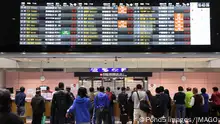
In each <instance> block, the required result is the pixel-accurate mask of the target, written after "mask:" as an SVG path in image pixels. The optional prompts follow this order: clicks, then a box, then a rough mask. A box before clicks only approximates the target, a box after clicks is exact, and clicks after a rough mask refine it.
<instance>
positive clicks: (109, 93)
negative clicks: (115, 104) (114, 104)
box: [106, 92, 112, 101]
mask: <svg viewBox="0 0 220 124" xmlns="http://www.w3.org/2000/svg"><path fill="white" fill-rule="evenodd" d="M106 94H107V95H108V98H109V101H112V92H106Z"/></svg>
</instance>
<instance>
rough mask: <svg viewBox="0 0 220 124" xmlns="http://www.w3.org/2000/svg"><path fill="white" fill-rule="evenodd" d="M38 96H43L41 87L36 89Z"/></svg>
mask: <svg viewBox="0 0 220 124" xmlns="http://www.w3.org/2000/svg"><path fill="white" fill-rule="evenodd" d="M36 94H37V95H40V94H41V90H40V87H37V88H36Z"/></svg>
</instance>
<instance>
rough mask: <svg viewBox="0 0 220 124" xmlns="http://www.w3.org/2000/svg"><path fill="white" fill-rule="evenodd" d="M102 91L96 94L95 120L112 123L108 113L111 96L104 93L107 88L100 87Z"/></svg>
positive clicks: (106, 123)
mask: <svg viewBox="0 0 220 124" xmlns="http://www.w3.org/2000/svg"><path fill="white" fill-rule="evenodd" d="M99 90H100V92H99V93H98V94H97V95H96V96H95V100H94V107H95V116H96V117H95V120H96V124H101V123H102V121H103V122H104V124H110V123H109V118H108V113H109V111H108V110H109V104H110V101H109V98H108V95H107V94H105V93H104V91H105V88H104V87H103V86H101V87H100V88H99Z"/></svg>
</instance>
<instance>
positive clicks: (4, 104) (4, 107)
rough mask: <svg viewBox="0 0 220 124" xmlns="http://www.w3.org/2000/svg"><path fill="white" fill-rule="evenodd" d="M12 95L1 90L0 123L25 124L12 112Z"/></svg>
mask: <svg viewBox="0 0 220 124" xmlns="http://www.w3.org/2000/svg"><path fill="white" fill-rule="evenodd" d="M11 101H12V100H11V94H10V92H9V91H8V90H6V89H0V123H1V124H24V122H23V121H22V120H21V119H20V118H19V117H18V116H17V115H15V114H13V113H12V112H11V104H12V102H11Z"/></svg>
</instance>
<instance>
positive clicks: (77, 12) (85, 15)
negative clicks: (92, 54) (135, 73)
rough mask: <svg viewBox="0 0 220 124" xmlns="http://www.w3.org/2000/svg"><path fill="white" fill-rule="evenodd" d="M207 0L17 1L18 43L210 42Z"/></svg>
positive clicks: (126, 43) (197, 43) (146, 43)
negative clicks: (164, 0) (122, 0)
mask: <svg viewBox="0 0 220 124" xmlns="http://www.w3.org/2000/svg"><path fill="white" fill-rule="evenodd" d="M210 25H211V24H210V2H187V3H157V4H155V3H148V2H147V3H119V4H116V3H102V4H101V5H100V4H99V5H97V4H96V3H74V2H73V3H65V2H64V3H59V2H45V3H43V4H42V3H38V2H21V5H20V45H71V46H79V45H143V46H145V45H211V33H210V31H211V29H210V27H211V26H210Z"/></svg>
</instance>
